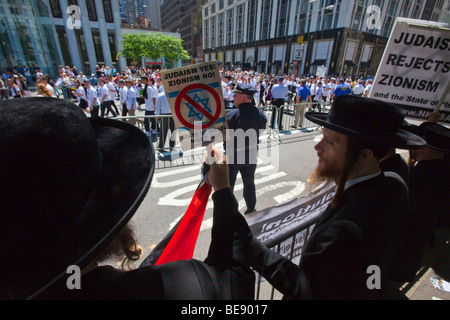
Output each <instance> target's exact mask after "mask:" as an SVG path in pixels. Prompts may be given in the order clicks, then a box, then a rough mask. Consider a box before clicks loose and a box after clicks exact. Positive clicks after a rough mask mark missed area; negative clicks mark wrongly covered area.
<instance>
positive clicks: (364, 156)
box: [359, 149, 373, 160]
mask: <svg viewBox="0 0 450 320" xmlns="http://www.w3.org/2000/svg"><path fill="white" fill-rule="evenodd" d="M372 156H373V152H372V150H370V149H363V150H362V151H361V153H360V154H359V159H363V160H367V159H369V158H370V157H372Z"/></svg>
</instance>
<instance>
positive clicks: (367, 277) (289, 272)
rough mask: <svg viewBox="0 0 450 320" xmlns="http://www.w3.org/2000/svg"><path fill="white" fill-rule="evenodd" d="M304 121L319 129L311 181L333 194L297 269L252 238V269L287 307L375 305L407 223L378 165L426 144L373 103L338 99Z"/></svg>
mask: <svg viewBox="0 0 450 320" xmlns="http://www.w3.org/2000/svg"><path fill="white" fill-rule="evenodd" d="M306 118H308V119H309V120H310V121H313V122H315V123H317V124H319V125H321V126H323V139H322V140H321V141H320V142H319V143H318V144H317V145H316V146H315V150H316V151H317V156H318V158H319V162H318V165H317V167H316V169H315V170H314V172H313V173H312V175H311V180H312V181H315V182H322V181H324V180H333V181H334V182H335V183H336V185H337V188H336V194H335V196H334V198H333V201H332V202H331V204H330V206H329V207H328V208H327V209H326V211H325V212H324V213H323V215H322V216H321V217H320V219H319V221H318V222H317V223H316V225H315V227H314V230H313V232H312V234H311V236H310V237H309V238H308V240H307V241H306V244H305V246H304V247H303V251H302V255H301V260H300V262H299V265H296V264H294V263H292V262H291V261H289V260H288V259H286V258H284V257H282V256H281V255H279V254H277V253H275V252H274V251H271V250H269V249H267V248H266V247H265V246H264V245H263V244H262V243H261V242H259V241H258V240H257V239H255V238H253V240H252V261H251V266H252V267H253V268H254V269H256V270H257V271H258V272H259V273H260V274H261V275H262V276H263V277H264V278H266V279H267V280H268V281H269V282H270V283H271V284H272V285H274V286H275V288H276V289H277V290H279V291H280V292H281V293H283V294H284V295H285V298H288V299H373V298H379V296H380V293H381V290H380V289H381V288H382V286H383V284H384V280H385V279H384V278H385V275H386V272H387V270H388V269H389V267H390V265H391V260H392V258H393V256H394V253H395V252H396V249H397V247H398V246H399V244H400V241H401V239H402V237H403V235H404V232H405V230H406V223H407V218H408V191H407V188H406V185H405V184H404V183H403V182H402V180H401V179H400V180H399V179H397V178H395V177H391V176H387V175H385V174H384V173H383V172H381V171H380V170H379V159H381V158H382V157H383V156H385V154H386V153H387V151H388V149H389V148H391V147H396V148H404V149H415V148H416V149H417V148H420V147H421V146H422V145H424V144H425V142H424V140H423V139H421V138H420V137H418V136H416V135H413V134H411V133H409V132H406V131H403V130H401V129H400V125H401V124H402V121H403V119H404V113H403V112H402V111H401V109H399V108H398V107H397V106H394V105H391V104H388V103H385V102H381V101H378V100H375V99H368V98H361V97H356V96H342V97H338V98H336V99H335V101H334V103H333V105H332V107H331V110H330V111H329V113H328V114H324V113H316V112H308V113H306Z"/></svg>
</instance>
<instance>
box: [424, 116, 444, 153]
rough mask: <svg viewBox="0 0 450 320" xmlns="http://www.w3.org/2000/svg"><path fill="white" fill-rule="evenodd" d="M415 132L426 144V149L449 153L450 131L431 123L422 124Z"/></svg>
mask: <svg viewBox="0 0 450 320" xmlns="http://www.w3.org/2000/svg"><path fill="white" fill-rule="evenodd" d="M416 132H417V134H418V135H419V136H421V137H422V138H423V139H424V140H425V141H426V142H427V147H430V148H433V149H436V150H438V151H442V152H445V153H447V152H450V129H449V128H447V127H444V126H443V125H440V124H438V123H433V122H423V123H421V124H420V126H419V127H418V128H417V129H416Z"/></svg>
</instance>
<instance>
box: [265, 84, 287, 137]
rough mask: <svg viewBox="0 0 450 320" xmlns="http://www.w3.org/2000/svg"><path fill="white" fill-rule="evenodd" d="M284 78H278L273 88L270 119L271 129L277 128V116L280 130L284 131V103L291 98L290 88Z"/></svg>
mask: <svg viewBox="0 0 450 320" xmlns="http://www.w3.org/2000/svg"><path fill="white" fill-rule="evenodd" d="M283 82H284V77H279V78H278V83H277V84H274V85H273V87H272V90H271V92H272V104H273V105H274V107H272V118H271V119H270V128H272V129H274V128H275V116H277V117H278V120H277V123H278V129H279V130H283V122H282V121H283V109H284V107H283V106H284V101H285V100H286V98H287V97H289V87H288V86H287V85H285V84H284V83H283Z"/></svg>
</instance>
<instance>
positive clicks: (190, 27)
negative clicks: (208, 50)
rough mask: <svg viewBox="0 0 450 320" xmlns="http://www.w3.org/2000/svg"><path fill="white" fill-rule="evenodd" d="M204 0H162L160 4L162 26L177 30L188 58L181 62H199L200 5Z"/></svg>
mask: <svg viewBox="0 0 450 320" xmlns="http://www.w3.org/2000/svg"><path fill="white" fill-rule="evenodd" d="M206 2H207V1H206V0H164V1H162V4H161V22H162V28H163V29H165V30H170V31H172V32H179V33H180V35H181V39H182V40H183V47H184V49H185V50H186V51H187V52H188V53H189V55H190V59H188V60H185V61H183V64H184V65H186V64H190V63H191V62H200V61H202V60H203V52H202V5H203V4H204V3H206Z"/></svg>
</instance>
